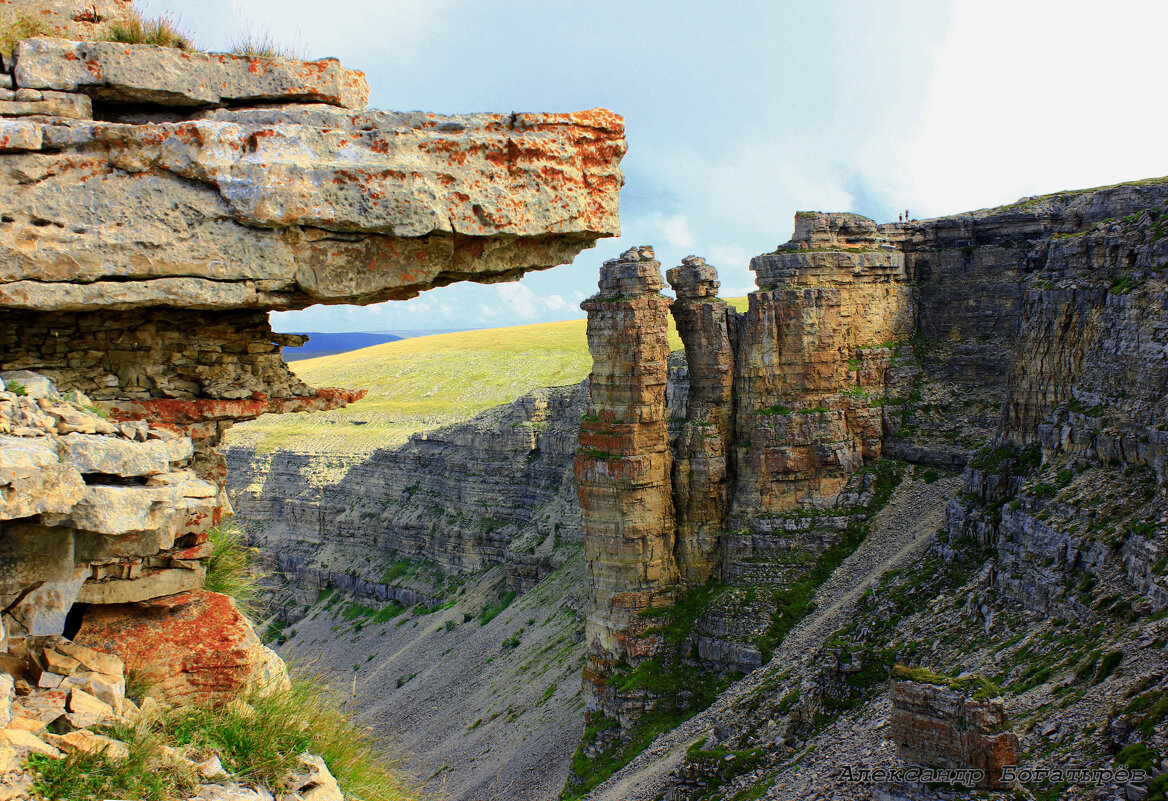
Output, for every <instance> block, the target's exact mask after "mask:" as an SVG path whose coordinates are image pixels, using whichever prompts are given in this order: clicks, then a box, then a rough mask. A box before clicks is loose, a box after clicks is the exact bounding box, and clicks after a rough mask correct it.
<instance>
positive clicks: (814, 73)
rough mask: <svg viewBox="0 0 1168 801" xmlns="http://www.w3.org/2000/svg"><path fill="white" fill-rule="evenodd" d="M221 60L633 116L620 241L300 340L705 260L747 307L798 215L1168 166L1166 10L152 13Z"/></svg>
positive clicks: (866, 210) (954, 198) (505, 4)
mask: <svg viewBox="0 0 1168 801" xmlns="http://www.w3.org/2000/svg"><path fill="white" fill-rule="evenodd" d="M140 5H144V8H145V10H146V12H147V13H160V12H169V13H171V14H173V15H175V16H178V17H180V22H181V24H182V26H183V27H184V28H186V29H187V30H189V31H191V32H192V33H193V34H194V35H195V38H196V40H197V44H198V45H199V46H200V47H201V48H203V49H211V50H216V49H227V48H229V47H230V46H231V44H232V42H233V41H236V40H238V39H240V38H241V37H247V36H252V37H255V36H260V37H262V36H271V37H272V38H273V39H274V40H276V41H277V42H280V43H284V44H287V45H291V46H294V47H297V48H298V49H299V51H300V52H301V53H303V55H304V56H305V57H307V58H323V57H326V56H335V57H337V58H340V59H341V61H342V62H343V64H344V65H345V66H346V67H349V68H352V69H360V70H363V71H364V72H365V73H366V75H367V76H368V78H369V83H370V86H371V89H372V96H371V98H370V106H371V107H373V108H382V109H392V110H400V111H409V110H424V111H433V112H438V113H465V112H476V111H493V112H503V113H507V112H512V111H549V112H554V111H573V110H578V109H588V108H595V107H603V108H608V109H611V110H613V111H615V112H617V113H619V114H621V115H623V116H624V118H625V123H626V134H627V139H628V144H629V152H628V155H626V156H625V158H624V161H623V162H622V165H621V166H622V169H623V170H624V174H625V187H624V189H623V190H622V192H621V229H622V236H621V237H620V238H619V239H607V240H601V241H600V242H599V243H598V244H597V246H596V247H595V248H593V249H589V250H585V251H583V252H582V253H581V254H580V255H579V256H577V257H576V260H575V261H574V262H573V263H572V264H571V265H563V266H560V267H556V268H553V269H552V270H549V271H546V272H540V273H532V274H529V275H527V276H525V277H524V278H523V280H521V281H519V282H517V283H509V284H492V285H478V284H457V285H454V286H450V287H445V288H442V289H436V290H431V291H429V292H426V293H424V294H423V295H421V296H420V297H418V298H415V299H413V300H409V301H390V302H388V303H382V304H377V305H374V306H367V307H353V306H316V307H313V308H310V309H305V310H303V311H298V312H279V313H273V315H272V323H273V326H274V327H275V328H276V330H278V331H378V330H392V329H419V328H422V329H428V328H482V327H495V326H504V325H520V324H525V323H532V322H541V321H546V320H563V319H570V318H575V317H581V316H583V313H582V312H581V311H580V310H579V303H580V301H581V300H583V299H584V298H585V297H587V296H588V295H590V294H592V293H593V292H594V291H595V289H596V276H597V270H598V268H599V266H600V264H601V262H602V261H604V260H606V259H610V258H614V257H615V256H617V255H618V254H619V253H620V252H621V251H623V250H625V249H627V248H629V247H632V246H634V245H645V244H650V245H653V246H655V248H656V253H657V257H658V259H659V260H660V261H661V263H662V267H663V268H668V267H671V266H674V265H676V264H678V263H679V262H680V260H681V258H683V257H684V256H687V255H690V254H696V255H700V256H704V257H705V258H706V259H707V261H709V262H710V263H711V264H713V265H715V266H717V267H718V269H719V273H720V276H721V279H722V291H721V293H720V294H721V295H722V296H723V297H734V296H738V295H743V294H746V293H747V292H749V291H751V290H752V289H753V288H754V281H753V274H752V273H750V272H749V270H748V269H747V265H748V264H749V261H750V258H751V257H752V256H754V255H756V254H759V253H764V252H769V251H771V250H773V249H774V248H775V247H776V246H777V245H779V244H781V243H783V242H785V241H787V239H789V238H790V236H791V233H792V229H793V217H794V213H795V212H796V211H797V210H820V211H853V212H858V213H860V214H864V215H867V216H869V217H872V218H874V219H876V220H877V221H878V222H887V221H890V220H895V219H896V218H897V214H898V212H899V211H902V210H905V209H908V210H909V211H910V212H911V213H912V216H913V217H915V218H918V219H924V218H927V217H930V216H939V215H945V214H954V213H957V212H961V211H967V210H972V209H978V208H985V207H987V206H995V205H1000V204H1003V203H1010V202H1012V201H1014V200H1017V199H1018V198H1020V197H1024V196H1027V195H1035V194H1045V193H1048V192H1053V191H1057V190H1061V189H1074V188H1082V187H1090V186H1099V185H1106V184H1112V183H1117V182H1120V181H1124V180H1132V179H1138V178H1147V177H1151V176H1160V175H1165V174H1168V148H1165V147H1164V144H1163V143H1164V136H1165V131H1166V130H1168V103H1164V102H1163V83H1164V76H1165V72H1164V63H1163V59H1162V53H1163V32H1164V31H1165V30H1168V3H1165V2H1163V0H1142V1H1141V2H1135V1H1133V0H1110V1H1109V2H1091V3H1087V2H1079V1H1078V0H1058V1H1057V2H1055V1H1053V0H1008V1H1006V0H884V1H883V2H879V3H876V2H871V0H850V1H849V0H800V1H799V2H793V1H792V0H761V1H759V2H746V1H743V2H734V0H722V2H717V3H715V2H686V1H685V0H672V2H655V1H653V0H648V1H638V0H621V1H620V2H618V1H617V0H590V1H589V2H580V1H579V0H333V2H331V3H327V4H324V3H321V2H320V0H311V1H309V0H199V1H198V2H191V1H190V0H185V2H184V1H183V0H149V1H148V2H146V3H144V4H140Z"/></svg>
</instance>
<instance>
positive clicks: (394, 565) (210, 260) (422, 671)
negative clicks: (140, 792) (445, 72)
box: [0, 0, 1168, 801]
mask: <svg viewBox="0 0 1168 801" xmlns="http://www.w3.org/2000/svg"><path fill="white" fill-rule="evenodd" d="M129 13H131V10H130V6H129V5H128V4H127V3H123V2H101V3H97V4H92V5H91V4H85V5H84V7H83V6H82V5H81V4H76V3H72V4H70V3H67V2H64V0H60V2H54V3H53V4H52V9H51V13H49V14H48V15H47V19H48V20H49V21H48V22H45V23H44V24H45V25H47V26H48V27H49V31H48V32H49V33H51V34H55V35H44V36H31V37H29V38H25V39H24V40H23V41H20V42H19V43H18V44H17V45H16V48H15V52H14V55H13V57H11V58H8V57H7V56H6V57H5V59H4V61H3V62H2V63H0V190H2V193H3V197H4V198H5V203H4V207H3V209H0V321H2V322H3V325H0V600H2V603H0V612H2V613H0V625H2V628H0V644H2V646H3V647H2V648H0V723H2V724H3V728H0V781H2V783H3V784H2V787H3V792H4V794H5V797H12V798H21V797H30V795H31V794H32V793H33V792H35V791H34V788H33V781H34V779H33V776H32V773H31V772H30V771H31V770H32V768H31V767H29V766H35V765H38V764H40V765H42V766H43V765H44V764H47V763H45V762H44V761H43V759H42V758H44V759H56V758H58V757H64V756H66V755H70V758H71V759H81V758H83V757H80V756H74V755H77V754H88V755H89V756H93V755H94V753H95V752H101V749H107V750H109V749H114V750H113V751H110V753H111V754H112V753H120V752H119V751H118V750H117V748H118V747H122V748H127V749H128V748H129V746H128V745H127V744H126V743H122V742H120V741H117V740H110V738H109V737H108V736H107V734H103V733H102V732H103V731H107V730H106V729H102V728H101V726H103V725H108V724H111V723H112V724H116V725H119V726H135V725H149V724H150V721H152V720H159V719H168V720H180V719H182V718H184V717H189V716H197V715H200V714H203V713H202V712H200V711H199V710H204V709H207V708H223V707H226V708H228V709H229V710H235V712H231V714H235V713H238V710H239V702H240V699H242V698H247V699H249V700H247V701H245V702H244V703H245V704H247V705H248V706H247V709H250V710H251V711H250V712H243V713H238V714H240V716H241V717H243V718H246V717H247V715H248V714H251V715H255V714H257V713H256V710H257V709H263V708H264V707H263V700H262V699H263V698H264V697H268V698H270V697H272V696H273V695H274V694H279V693H280V692H287V691H288V688H289V687H290V686H291V685H292V681H293V679H292V678H290V677H289V672H288V670H287V667H286V665H285V662H284V658H287V659H289V660H294V661H296V662H308V663H309V664H311V665H312V666H313V667H314V669H316V670H318V671H319V672H320V674H321V680H320V682H319V683H327V684H329V685H330V686H331V688H332V691H333V693H334V694H335V695H337V696H339V698H340V703H343V705H344V706H345V707H346V708H348V709H349V710H350V711H351V712H352V713H353V714H354V716H355V717H356V719H357V721H358V724H359V725H361V726H369V727H372V728H373V730H374V731H375V733H376V734H377V735H378V736H379V737H383V738H385V739H384V740H381V741H379V744H380V745H379V747H384V748H385V749H387V750H388V751H391V752H401V753H402V754H403V759H404V761H405V763H406V765H407V767H408V768H409V769H410V770H411V771H412V773H413V774H414V778H415V779H416V781H417V784H419V785H420V786H421V787H422V788H423V792H426V793H430V794H445V795H447V796H449V797H452V798H464V799H478V798H491V797H500V796H507V797H520V798H531V799H540V798H543V799H550V798H563V799H576V798H589V799H611V801H633V800H634V799H646V801H647V800H648V799H652V798H667V799H670V800H671V801H689V800H691V799H692V800H693V801H697V799H707V798H725V799H737V800H738V801H745V800H747V799H758V798H782V799H786V798H791V799H794V798H849V799H851V798H871V799H881V800H882V801H884V800H885V799H929V798H945V799H959V798H965V797H968V794H967V793H968V792H969V791H967V790H966V789H963V788H962V787H958V786H930V784H929V783H922V782H919V781H915V780H909V779H904V778H903V774H902V773H897V774H895V775H894V776H892V777H891V778H889V777H887V774H886V773H885V774H882V775H884V776H885V777H886V778H881V779H872V778H867V779H856V778H854V776H853V774H854V773H857V772H858V773H862V774H863V775H865V776H870V775H871V774H872V773H873V772H874V771H886V770H887V769H888V768H898V769H899V768H905V767H907V766H909V765H913V764H919V763H928V764H932V763H936V764H938V765H944V766H948V767H956V768H962V769H970V770H980V771H982V774H981V776H980V778H978V780H977V781H975V782H973V784H974V785H977V786H979V787H981V788H983V789H986V790H987V791H1002V792H1009V793H1014V794H1021V795H1022V796H1023V797H1034V798H1055V797H1060V798H1061V797H1074V798H1099V799H1102V798H1108V799H1113V798H1127V799H1129V801H1130V799H1136V800H1137V801H1139V800H1140V799H1145V798H1146V799H1149V800H1150V801H1155V799H1157V798H1162V797H1163V796H1164V793H1165V791H1166V790H1168V784H1166V783H1168V773H1165V772H1164V771H1165V770H1168V714H1166V713H1168V708H1166V706H1165V703H1164V701H1163V698H1164V693H1165V691H1168V679H1166V678H1165V677H1166V676H1168V655H1166V654H1165V646H1166V645H1168V579H1165V575H1166V574H1168V567H1166V565H1168V539H1166V537H1165V534H1166V532H1168V516H1166V513H1165V509H1166V508H1168V505H1166V503H1165V502H1166V500H1168V422H1166V421H1168V391H1166V390H1168V227H1166V226H1168V179H1149V180H1145V181H1135V182H1130V183H1125V184H1119V185H1116V186H1112V187H1101V188H1097V189H1087V190H1079V191H1067V192H1059V193H1056V194H1052V195H1045V196H1039V197H1028V198H1023V199H1021V200H1019V201H1017V202H1015V203H1013V204H1010V205H1006V206H1001V207H998V208H993V209H983V210H979V211H975V212H969V213H964V214H957V215H953V216H950V217H942V218H937V219H931V220H919V221H918V220H910V221H907V222H906V221H902V222H899V223H888V224H878V223H876V222H875V221H873V220H871V219H868V218H866V217H863V216H860V215H858V214H854V213H825V212H800V213H798V214H797V215H796V217H795V220H794V232H793V235H792V236H791V237H790V239H789V240H788V241H787V242H785V243H784V244H782V245H780V246H778V247H777V248H775V250H774V251H772V252H769V253H765V254H761V255H759V256H757V257H755V258H754V259H753V260H752V261H751V264H750V267H751V270H752V271H753V272H754V273H755V276H756V285H757V289H756V290H755V291H753V292H751V293H750V295H749V297H748V300H747V304H746V306H745V308H739V307H738V306H737V305H735V304H732V303H729V302H727V301H726V300H724V299H721V298H719V297H718V291H719V289H720V285H719V279H718V273H717V270H716V267H715V266H714V265H712V264H709V263H707V262H706V261H705V259H703V258H701V257H698V256H690V257H688V258H686V259H684V260H683V261H682V263H681V264H680V265H677V266H675V267H672V268H671V269H668V270H667V271H666V272H665V274H664V276H663V275H662V265H661V264H660V263H659V262H658V261H657V258H656V254H655V252H654V250H653V248H652V247H651V246H649V245H639V246H635V247H632V248H629V249H627V250H626V251H625V252H624V253H623V254H622V255H620V256H619V257H618V258H614V259H610V260H608V261H605V262H604V263H603V264H602V265H600V267H599V281H598V291H597V293H596V294H595V295H593V296H592V297H590V298H588V299H587V300H585V301H584V302H583V304H582V309H583V310H584V311H585V312H586V313H587V316H588V320H587V338H586V340H587V341H586V346H587V348H588V351H589V354H590V357H591V374H590V375H589V376H588V378H587V379H586V380H585V381H583V382H582V383H579V384H573V385H568V386H561V387H537V386H532V387H528V388H527V389H526V390H525V391H523V392H519V393H516V397H515V398H514V399H513V400H512V401H511V402H510V403H507V404H504V405H501V406H499V407H496V408H492V409H488V410H486V411H483V412H481V413H478V414H476V415H474V416H472V417H470V419H466V420H463V421H461V422H457V423H455V424H453V425H443V426H439V427H426V428H425V430H417V431H415V432H413V433H412V435H411V436H409V438H408V441H406V442H405V443H404V444H400V445H384V446H382V445H375V446H374V447H372V448H367V449H365V450H355V451H347V452H340V453H338V452H330V451H329V450H328V449H327V448H318V449H316V450H314V449H313V445H314V444H313V443H312V442H297V443H293V445H292V446H286V447H282V448H262V447H259V446H258V445H257V444H256V443H255V442H254V441H249V440H247V439H246V438H245V437H242V436H239V437H238V438H236V435H241V434H244V433H246V425H247V421H250V420H255V419H256V418H259V417H260V416H262V415H270V414H289V413H298V412H313V411H322V410H336V409H339V408H341V407H343V406H346V405H349V404H352V405H354V407H355V408H359V407H357V406H356V405H357V404H360V403H361V402H362V401H363V398H365V397H366V394H365V388H364V387H361V386H354V387H352V388H347V389H340V388H333V387H326V388H313V387H310V386H309V385H308V384H307V383H305V382H304V381H303V380H301V378H299V377H298V376H297V374H296V373H295V372H294V371H293V370H292V369H290V368H289V367H288V365H287V364H286V363H285V362H284V359H283V358H282V355H281V349H282V348H283V347H286V346H295V345H300V344H303V337H301V336H297V335H292V334H278V333H274V332H273V331H272V328H271V325H270V322H269V317H268V315H269V313H270V312H271V311H280V310H291V309H302V308H305V307H308V306H311V305H315V304H341V303H348V304H368V303H375V302H382V301H386V300H395V299H405V298H409V297H413V296H415V295H417V294H418V293H420V292H423V291H425V290H427V289H430V288H434V287H440V286H444V285H447V284H450V283H452V282H455V281H478V282H484V283H490V282H496V281H505V280H513V279H516V278H518V277H519V276H521V275H522V274H524V273H526V272H529V271H533V270H542V269H548V268H551V267H553V266H555V265H559V264H564V263H567V262H570V261H572V260H573V259H575V258H577V257H578V256H579V254H580V253H581V252H582V251H584V250H585V249H587V248H589V247H591V246H593V245H594V244H595V243H596V242H597V241H598V240H599V239H601V238H604V237H613V236H617V235H619V224H618V196H619V191H620V188H621V186H622V183H623V176H622V173H621V171H620V166H619V165H620V161H621V158H622V156H623V155H624V152H625V148H626V143H625V139H624V126H623V120H622V119H621V118H620V117H619V116H617V115H616V114H613V113H612V112H609V111H606V110H603V109H593V110H591V111H581V112H571V113H563V114H538V113H537V114H520V113H511V114H472V115H453V116H442V115H436V114H429V113H423V112H409V113H399V112H388V111H373V110H368V109H366V108H365V105H366V102H367V100H368V94H369V92H368V85H367V82H366V80H365V78H364V76H363V75H362V74H361V73H360V72H356V71H353V70H347V69H345V68H343V67H342V66H341V65H340V63H339V62H338V61H336V60H335V59H326V60H322V61H316V62H302V61H297V60H291V59H284V58H276V57H257V56H251V55H239V54H218V53H201V52H197V51H187V50H181V49H179V48H175V47H160V46H155V45H150V44H134V43H125V42H111V41H102V40H101V35H102V31H103V30H104V28H102V27H101V26H102V25H108V24H109V23H108V21H109V20H116V19H118V18H120V17H119V15H125V14H129ZM101 20H106V22H102V21H101ZM9 87H11V88H9ZM666 282H668V285H669V287H670V288H671V289H672V291H673V294H674V297H672V298H671V297H669V296H667V295H666V294H664V292H665V289H666ZM671 319H672V323H673V325H674V327H675V330H676V332H677V334H678V336H679V337H680V341H681V345H682V349H681V350H680V351H674V352H671V347H670V341H671V340H670V321H671ZM583 346H584V343H581V347H583ZM451 369H454V370H456V369H457V365H453V366H452V367H451ZM366 402H368V401H366ZM238 424H243V425H242V426H240V428H239V429H237V428H235V427H236V426H237V425H238ZM233 429H234V430H233ZM240 429H243V430H240ZM230 527H238V528H239V529H241V530H242V531H243V536H245V537H246V539H247V542H248V545H249V546H250V547H251V548H252V549H254V550H255V552H257V553H258V555H259V557H260V558H261V559H262V561H263V563H264V566H265V568H266V570H267V576H266V578H265V584H264V586H263V588H262V601H263V604H262V612H261V615H260V618H259V624H258V626H256V628H258V631H257V630H256V628H253V623H252V621H250V620H249V619H248V618H247V616H246V615H245V614H244V611H242V610H241V609H240V608H239V605H238V604H237V603H236V601H235V600H233V599H232V598H231V597H230V596H229V595H227V594H224V593H221V592H216V591H213V590H212V589H209V588H208V582H209V578H208V577H209V576H212V575H213V574H214V572H215V569H216V553H217V549H218V548H219V547H220V543H221V542H223V541H224V540H222V539H220V538H221V537H223V536H224V533H223V532H224V531H225V530H227V529H228V528H230ZM240 550H241V551H242V550H243V549H240ZM293 673H295V671H293ZM142 683H148V684H149V685H150V687H151V690H150V693H149V694H142V693H138V695H137V700H134V699H133V698H131V697H130V696H131V695H134V693H132V692H131V687H130V685H131V684H142ZM256 693H259V695H257V694H256ZM241 694H242V695H241ZM334 700H336V699H334ZM233 705H234V706H233ZM176 710H177V712H176ZM184 710H185V711H184ZM172 714H173V715H174V717H173V718H167V715H172ZM313 720H316V718H313ZM142 721H146V723H145V724H142ZM298 723H299V724H302V725H303V726H305V727H308V726H309V724H308V723H307V722H305V721H299V722H298ZM103 738H104V739H103ZM127 753H128V750H127ZM295 753H299V750H297V751H296V752H295ZM108 755H109V754H107V756H108ZM172 756H173V755H172ZM178 756H180V757H181V760H180V759H179V758H178V757H173V762H174V764H175V765H177V766H178V769H181V770H186V771H195V772H197V773H198V774H199V775H201V776H202V777H203V778H204V779H207V781H205V782H202V783H201V784H200V786H199V788H198V791H197V792H198V793H200V794H201V795H198V796H189V797H191V798H194V797H200V798H215V797H218V798H228V797H230V798H241V799H242V798H257V799H258V798H264V797H271V795H272V793H271V790H272V789H273V788H275V789H279V788H276V787H275V785H276V784H280V783H282V784H281V786H283V787H284V788H285V789H287V790H288V793H286V794H285V795H284V796H282V797H285V798H291V799H295V798H303V799H309V798H318V799H319V798H321V797H322V796H321V794H320V793H317V792H315V790H316V789H319V788H322V787H323V788H327V789H326V790H325V792H326V793H327V797H329V798H337V797H341V794H342V792H347V791H345V790H344V789H343V788H342V785H343V784H344V781H342V780H346V781H347V779H346V775H347V774H341V772H340V767H337V765H338V764H339V763H336V762H334V766H333V767H334V769H335V770H336V771H337V772H338V776H336V777H335V778H334V777H333V776H332V775H331V774H330V773H329V770H330V766H328V765H326V764H325V761H322V759H321V758H320V757H318V756H314V755H313V754H312V753H310V752H309V751H308V750H305V752H304V754H303V755H301V756H297V757H295V759H297V760H299V762H297V763H296V770H295V771H292V772H288V771H284V775H281V776H276V777H267V778H266V779H265V781H268V782H269V784H270V785H271V786H269V785H265V784H261V783H258V782H252V785H253V786H250V787H247V786H244V782H243V780H242V779H240V780H239V781H234V780H233V778H232V777H231V776H227V775H226V773H224V770H223V767H224V766H223V764H222V763H221V764H220V765H219V768H218V772H216V770H214V769H213V768H214V766H213V765H208V764H206V763H207V762H208V761H210V756H208V755H207V754H203V753H199V754H195V753H194V752H190V753H189V756H185V755H183V754H182V753H179V754H178ZM195 756H198V757H199V759H200V760H203V761H199V762H197V761H196V760H195V759H194V758H193V757H195ZM215 758H216V759H218V756H216V757H215ZM183 760H185V761H183ZM313 760H315V761H313ZM228 761H230V760H228ZM1013 763H1021V767H1023V768H1025V769H1027V770H1029V771H1030V774H1028V775H1030V776H1031V780H1024V779H1021V778H1015V779H1008V778H1006V775H1007V774H1006V772H1005V769H1006V768H1007V767H1018V765H1016V764H1013ZM63 764H64V763H63ZM69 764H71V763H69ZM844 767H846V768H848V769H849V770H848V771H847V772H844V771H842V770H841V768H844ZM1068 767H1073V768H1075V769H1076V770H1078V769H1082V770H1084V771H1097V773H1096V774H1094V775H1095V778H1082V776H1081V775H1079V774H1074V775H1072V776H1071V777H1070V778H1065V779H1052V778H1049V776H1050V775H1051V772H1052V771H1056V770H1063V769H1065V768H1068ZM852 769H855V770H852ZM41 770H44V769H43V767H42V768H41ZM1035 771H1044V772H1045V773H1044V774H1043V775H1044V776H1046V777H1047V778H1046V779H1043V780H1041V781H1040V780H1034V779H1033V776H1034V775H1035V773H1034V772H1035ZM155 772H158V771H155ZM162 772H165V771H162ZM325 776H327V777H328V778H327V780H326V779H325V778H324V777H325ZM314 777H315V778H314ZM235 778H239V777H235ZM211 779H218V780H221V781H210V780H211ZM42 780H43V776H42ZM277 780H278V781H277ZM1044 782H1045V783H1044ZM216 787H218V788H220V789H215V788H216ZM208 788H210V789H208ZM261 791H262V792H261ZM192 792H194V790H193V789H192ZM216 793H218V794H219V795H215V794H216ZM232 793H235V795H231V794H232ZM263 793H268V796H264V795H263ZM349 795H350V797H359V796H360V794H359V793H357V794H354V793H352V792H350V793H349Z"/></svg>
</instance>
